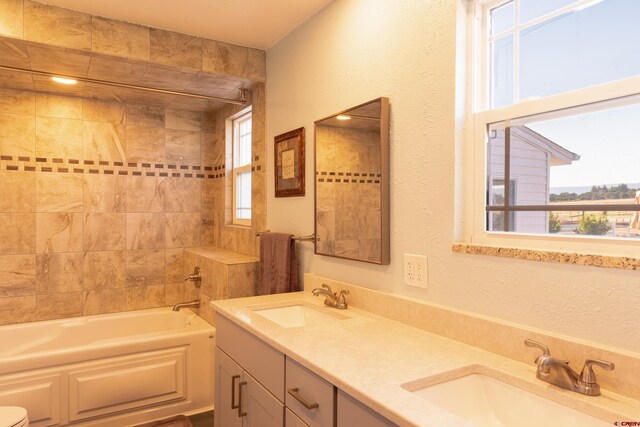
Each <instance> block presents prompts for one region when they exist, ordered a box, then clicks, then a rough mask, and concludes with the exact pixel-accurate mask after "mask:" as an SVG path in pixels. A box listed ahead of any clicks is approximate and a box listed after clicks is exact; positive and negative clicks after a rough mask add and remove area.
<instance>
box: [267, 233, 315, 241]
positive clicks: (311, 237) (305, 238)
mask: <svg viewBox="0 0 640 427" xmlns="http://www.w3.org/2000/svg"><path fill="white" fill-rule="evenodd" d="M270 231H271V230H266V231H258V232H257V233H256V237H260V236H262V233H268V232H270ZM292 239H293V240H297V241H299V242H317V241H318V240H320V238H319V237H316V235H315V234H309V235H308V236H293V237H292Z"/></svg>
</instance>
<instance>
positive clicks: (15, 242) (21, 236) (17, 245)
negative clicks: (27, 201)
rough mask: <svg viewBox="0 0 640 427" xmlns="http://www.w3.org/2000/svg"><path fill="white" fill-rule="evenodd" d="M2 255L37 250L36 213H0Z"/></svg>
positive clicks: (0, 250) (0, 253) (29, 252)
mask: <svg viewBox="0 0 640 427" xmlns="http://www.w3.org/2000/svg"><path fill="white" fill-rule="evenodd" d="M0 230H2V233H3V235H2V239H0V255H14V254H33V253H35V251H36V215H35V214H32V213H0Z"/></svg>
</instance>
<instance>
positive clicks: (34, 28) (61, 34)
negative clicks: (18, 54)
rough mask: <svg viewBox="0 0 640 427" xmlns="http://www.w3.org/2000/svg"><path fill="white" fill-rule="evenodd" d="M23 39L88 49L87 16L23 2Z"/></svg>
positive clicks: (89, 36) (89, 46)
mask: <svg viewBox="0 0 640 427" xmlns="http://www.w3.org/2000/svg"><path fill="white" fill-rule="evenodd" d="M24 38H25V39H26V40H32V41H36V42H41V43H48V44H54V45H58V46H64V47H67V48H71V49H85V50H89V49H91V15H89V14H86V13H80V12H75V11H72V10H68V9H62V8H59V7H54V6H48V5H44V4H41V3H36V2H33V1H30V0H25V2H24Z"/></svg>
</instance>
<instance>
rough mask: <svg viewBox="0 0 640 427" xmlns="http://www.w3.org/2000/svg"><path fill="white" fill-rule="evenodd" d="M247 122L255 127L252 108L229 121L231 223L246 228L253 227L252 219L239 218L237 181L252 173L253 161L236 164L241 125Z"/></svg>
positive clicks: (240, 112)
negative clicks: (245, 174) (243, 175)
mask: <svg viewBox="0 0 640 427" xmlns="http://www.w3.org/2000/svg"><path fill="white" fill-rule="evenodd" d="M247 120H251V121H252V126H253V115H252V111H251V107H248V108H245V109H243V110H242V111H239V112H238V113H236V114H234V115H233V116H231V117H229V118H228V119H227V123H228V128H229V129H228V130H229V132H230V140H231V141H230V142H231V144H230V146H231V156H230V159H231V223H232V224H233V225H240V226H244V227H250V226H251V218H249V219H245V218H238V216H237V207H238V205H237V189H238V184H237V180H238V175H239V174H241V173H246V172H249V173H251V165H252V161H249V163H248V164H246V165H242V166H236V164H237V159H238V153H239V151H240V148H239V146H240V125H241V124H242V123H244V122H246V121H247ZM251 149H253V129H252V131H251ZM250 157H251V159H253V155H251V156H250Z"/></svg>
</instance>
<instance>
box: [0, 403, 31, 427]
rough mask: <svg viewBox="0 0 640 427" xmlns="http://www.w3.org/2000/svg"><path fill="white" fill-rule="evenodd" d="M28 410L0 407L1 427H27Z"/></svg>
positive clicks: (16, 407)
mask: <svg viewBox="0 0 640 427" xmlns="http://www.w3.org/2000/svg"><path fill="white" fill-rule="evenodd" d="M28 425H29V417H28V416H27V410H26V409H24V408H20V407H18V406H0V427H27V426H28Z"/></svg>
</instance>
